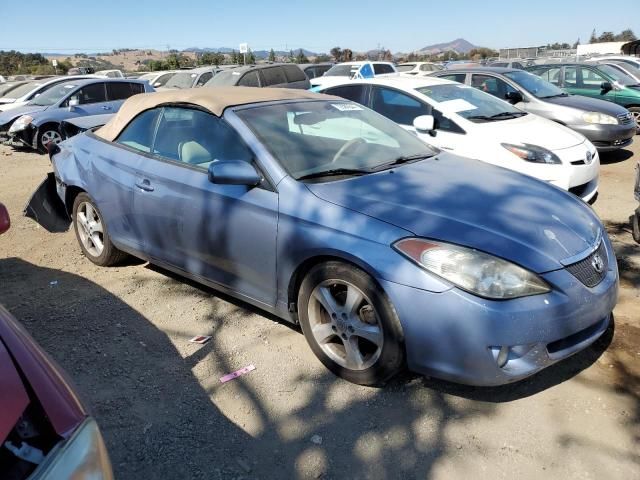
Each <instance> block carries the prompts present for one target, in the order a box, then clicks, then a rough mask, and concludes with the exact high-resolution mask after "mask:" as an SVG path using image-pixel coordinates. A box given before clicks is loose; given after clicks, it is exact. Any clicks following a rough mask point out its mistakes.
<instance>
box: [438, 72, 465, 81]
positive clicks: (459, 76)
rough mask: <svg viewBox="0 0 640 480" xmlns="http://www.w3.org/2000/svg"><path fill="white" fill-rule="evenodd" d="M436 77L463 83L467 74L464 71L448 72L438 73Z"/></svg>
mask: <svg viewBox="0 0 640 480" xmlns="http://www.w3.org/2000/svg"><path fill="white" fill-rule="evenodd" d="M438 77H439V78H444V79H445V80H451V81H454V82H459V83H464V82H465V80H466V78H467V74H466V73H450V74H448V75H438Z"/></svg>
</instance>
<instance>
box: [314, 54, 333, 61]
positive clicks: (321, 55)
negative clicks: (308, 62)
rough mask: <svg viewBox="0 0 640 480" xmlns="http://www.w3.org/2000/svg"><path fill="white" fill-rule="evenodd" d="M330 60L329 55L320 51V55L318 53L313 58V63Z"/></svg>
mask: <svg viewBox="0 0 640 480" xmlns="http://www.w3.org/2000/svg"><path fill="white" fill-rule="evenodd" d="M330 61H331V57H330V56H329V55H326V54H324V53H321V54H320V55H318V56H317V57H316V58H315V60H314V61H313V63H325V62H330Z"/></svg>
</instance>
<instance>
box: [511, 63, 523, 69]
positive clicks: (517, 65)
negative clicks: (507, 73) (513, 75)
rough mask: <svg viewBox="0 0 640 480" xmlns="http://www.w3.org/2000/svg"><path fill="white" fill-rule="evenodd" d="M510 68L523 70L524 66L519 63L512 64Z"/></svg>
mask: <svg viewBox="0 0 640 480" xmlns="http://www.w3.org/2000/svg"><path fill="white" fill-rule="evenodd" d="M511 66H512V67H513V68H519V69H520V70H524V65H522V64H521V63H520V62H513V63H512V64H511Z"/></svg>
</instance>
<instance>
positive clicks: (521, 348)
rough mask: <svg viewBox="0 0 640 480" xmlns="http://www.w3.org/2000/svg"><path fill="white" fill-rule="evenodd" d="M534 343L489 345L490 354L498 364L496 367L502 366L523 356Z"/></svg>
mask: <svg viewBox="0 0 640 480" xmlns="http://www.w3.org/2000/svg"><path fill="white" fill-rule="evenodd" d="M534 346H535V345H511V346H509V345H499V346H495V347H489V350H491V355H492V356H493V359H494V360H495V362H496V365H498V368H504V367H505V366H506V365H507V363H509V362H510V361H512V360H517V359H519V358H522V357H524V356H525V355H526V354H527V353H529V352H530V351H531V349H532V348H533V347H534Z"/></svg>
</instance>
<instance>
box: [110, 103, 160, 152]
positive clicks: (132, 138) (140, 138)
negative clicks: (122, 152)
mask: <svg viewBox="0 0 640 480" xmlns="http://www.w3.org/2000/svg"><path fill="white" fill-rule="evenodd" d="M160 111H161V109H160V108H155V109H153V110H147V111H146V112H142V113H141V114H139V115H138V116H137V117H136V118H134V119H133V120H131V122H130V123H129V125H127V126H126V127H125V129H124V130H123V131H122V132H121V133H120V135H118V138H116V143H119V144H121V145H126V146H127V147H131V148H135V149H136V150H140V151H141V152H147V153H149V152H151V146H152V145H153V133H154V132H155V128H156V121H157V119H158V115H159V114H160Z"/></svg>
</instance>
